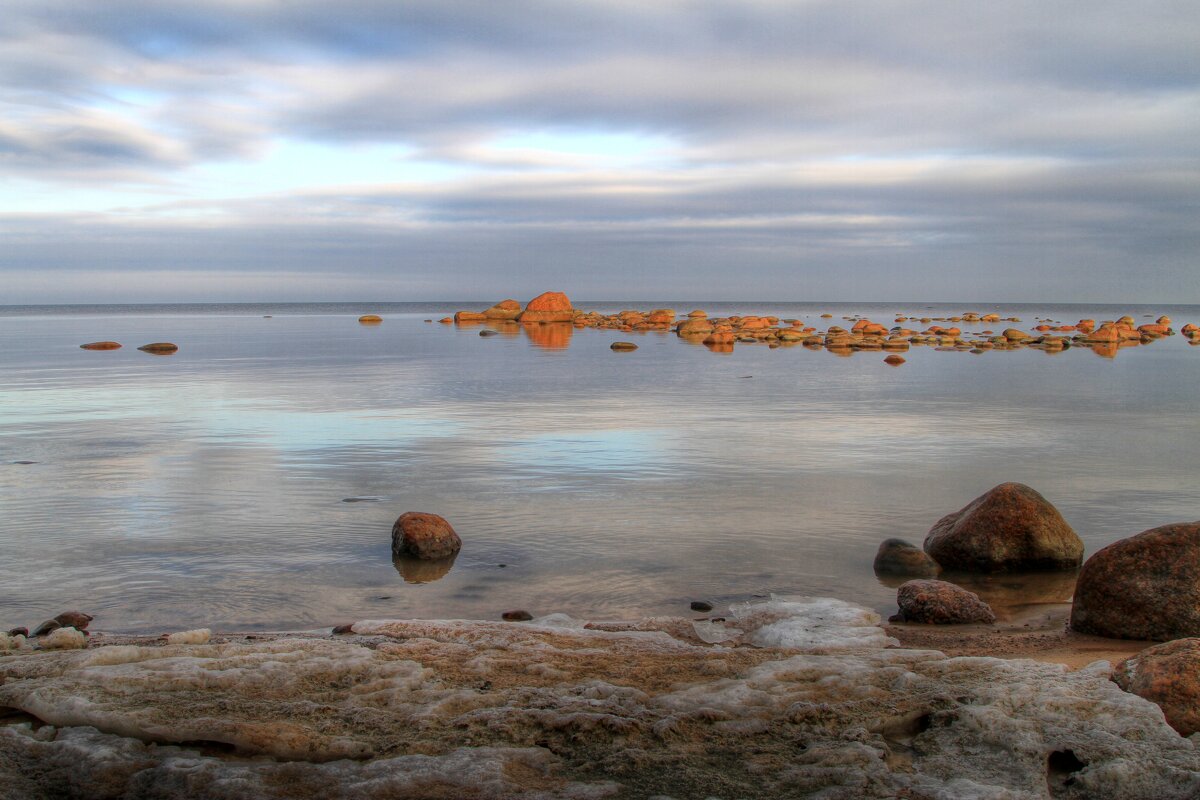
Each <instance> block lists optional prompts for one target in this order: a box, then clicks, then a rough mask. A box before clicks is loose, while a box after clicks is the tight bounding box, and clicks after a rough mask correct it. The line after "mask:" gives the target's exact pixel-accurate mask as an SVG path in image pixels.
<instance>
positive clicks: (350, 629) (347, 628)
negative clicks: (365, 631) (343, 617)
mask: <svg viewBox="0 0 1200 800" xmlns="http://www.w3.org/2000/svg"><path fill="white" fill-rule="evenodd" d="M333 632H334V633H335V634H342V633H354V623H352V622H348V623H346V624H345V625H337V626H334V629H333Z"/></svg>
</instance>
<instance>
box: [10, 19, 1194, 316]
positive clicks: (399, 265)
mask: <svg viewBox="0 0 1200 800" xmlns="http://www.w3.org/2000/svg"><path fill="white" fill-rule="evenodd" d="M1198 142H1200V15H1197V14H1195V13H1194V9H1193V8H1192V7H1191V4H1190V3H1187V2H1176V3H1172V2H1152V3H1146V4H1140V5H1130V4H1127V3H1124V4H1118V3H1107V2H1086V3H1085V2H1064V3H1056V4H1045V3H1033V2H1009V3H993V4H968V3H953V2H913V3H905V4H896V3H891V2H855V3H844V2H821V1H814V2H772V1H771V0H755V1H754V2H745V1H744V0H743V1H742V2H736V3H734V2H727V3H722V2H704V3H701V2H689V1H687V0H678V1H677V2H668V3H658V4H646V3H634V2H625V1H624V0H605V1H604V2H592V1H591V0H587V1H583V0H577V1H576V2H571V3H563V2H549V0H545V1H537V0H518V1H514V2H509V3H491V2H465V1H464V2H454V1H452V0H433V1H430V2H421V1H417V2H406V3H388V2H356V3H348V4H332V3H328V2H315V0H308V1H307V2H305V1H303V0H293V2H287V3H283V2H276V1H275V0H197V2H192V3H188V4H162V3H151V2H148V0H112V1H110V2H106V3H103V4H100V3H93V2H90V1H89V0H62V1H61V2H56V3H52V4H47V3H41V2H34V1H33V0H15V1H14V2H11V3H9V4H8V5H7V6H6V16H5V19H4V20H3V21H0V237H2V238H0V241H2V242H3V243H4V246H3V247H0V271H2V273H0V274H3V275H4V276H5V280H4V282H5V283H6V284H8V286H9V291H7V292H5V295H6V297H5V299H4V302H38V301H71V300H86V299H88V297H94V296H96V294H95V293H96V292H97V291H100V292H101V293H102V294H103V293H104V292H108V294H110V295H117V294H119V295H120V296H111V297H110V296H105V297H104V298H103V299H114V300H117V299H129V300H137V299H146V300H175V299H179V300H187V299H326V298H328V299H348V298H350V297H357V296H362V295H355V294H353V292H354V291H364V292H369V295H370V296H381V294H382V296H384V297H389V298H392V299H427V298H455V297H475V296H480V294H481V293H484V294H486V295H488V296H490V295H491V294H505V295H507V294H510V293H512V292H519V291H524V292H526V293H528V292H530V291H535V290H537V289H538V288H539V287H542V286H547V285H550V284H553V286H555V287H562V288H566V289H568V290H570V291H573V292H574V293H576V294H578V295H579V296H582V297H586V296H591V297H630V298H634V297H640V296H646V297H648V296H660V297H661V296H681V295H691V296H695V287H696V286H706V287H711V291H712V292H713V294H714V296H718V295H719V296H730V297H738V298H743V299H749V298H754V297H767V296H770V297H789V296H790V297H793V298H794V299H797V300H800V299H817V298H820V299H830V300H835V299H864V300H865V299H929V300H1031V299H1055V300H1080V301H1129V302H1136V301H1146V302H1153V301H1159V300H1171V301H1174V302H1181V301H1184V302H1186V301H1190V302H1200V282H1197V281H1195V280H1194V279H1192V277H1191V273H1192V266H1193V263H1194V256H1195V253H1196V252H1198V250H1200V248H1198V245H1200V226H1198V225H1197V224H1196V220H1197V219H1198V218H1200V144H1198ZM376 167H377V168H376ZM50 273H59V274H60V275H65V274H70V275H71V276H72V279H71V280H70V281H68V282H66V283H65V284H64V282H63V281H60V280H57V279H54V278H51V277H49V274H50ZM150 273H153V274H155V275H159V276H165V277H170V276H175V282H174V285H173V288H172V282H171V281H169V280H168V281H165V282H164V281H153V282H149V283H147V282H144V281H142V280H140V279H139V275H145V274H150ZM64 285H65V286H69V287H70V288H69V289H68V288H63V287H64ZM151 286H153V288H149V287H151ZM239 292H240V293H241V294H240V295H239ZM348 293H349V294H348Z"/></svg>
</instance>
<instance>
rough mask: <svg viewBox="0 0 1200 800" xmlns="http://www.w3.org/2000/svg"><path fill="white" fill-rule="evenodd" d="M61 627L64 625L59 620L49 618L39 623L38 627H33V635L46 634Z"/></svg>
mask: <svg viewBox="0 0 1200 800" xmlns="http://www.w3.org/2000/svg"><path fill="white" fill-rule="evenodd" d="M61 627H62V623H61V622H59V621H58V620H56V619H48V620H46V621H45V622H43V623H42V624H41V625H38V626H37V627H36V628H34V629H33V635H34V636H45V635H46V634H48V633H50V632H51V631H56V630H58V629H59V628H61Z"/></svg>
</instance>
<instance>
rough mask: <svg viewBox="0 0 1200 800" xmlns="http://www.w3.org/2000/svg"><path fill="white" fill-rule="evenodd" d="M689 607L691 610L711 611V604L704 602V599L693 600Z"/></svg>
mask: <svg viewBox="0 0 1200 800" xmlns="http://www.w3.org/2000/svg"><path fill="white" fill-rule="evenodd" d="M691 608H692V611H712V610H713V604H712V603H708V602H705V601H704V600H693V601H692V606H691Z"/></svg>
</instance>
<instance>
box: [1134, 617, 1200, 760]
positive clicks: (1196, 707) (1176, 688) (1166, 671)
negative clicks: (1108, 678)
mask: <svg viewBox="0 0 1200 800" xmlns="http://www.w3.org/2000/svg"><path fill="white" fill-rule="evenodd" d="M1112 679H1113V680H1114V681H1115V682H1116V684H1117V685H1118V686H1120V687H1121V688H1122V689H1124V690H1125V691H1127V692H1132V693H1133V694H1136V695H1137V696H1138V697H1144V698H1146V699H1147V700H1149V701H1150V702H1152V703H1154V704H1155V705H1157V706H1158V707H1159V708H1161V709H1162V711H1163V715H1164V716H1166V718H1167V724H1168V725H1170V726H1171V727H1172V728H1174V729H1175V730H1177V731H1179V735H1180V736H1191V735H1192V734H1193V733H1196V732H1197V731H1200V639H1197V638H1188V639H1176V640H1175V641H1173V642H1166V643H1165V644H1159V645H1155V646H1154V647H1149V648H1147V649H1145V650H1143V651H1142V652H1140V653H1138V654H1137V655H1136V656H1132V657H1130V658H1127V659H1125V660H1124V661H1122V662H1121V663H1120V664H1117V666H1116V668H1115V669H1114V670H1113V675H1112Z"/></svg>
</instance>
